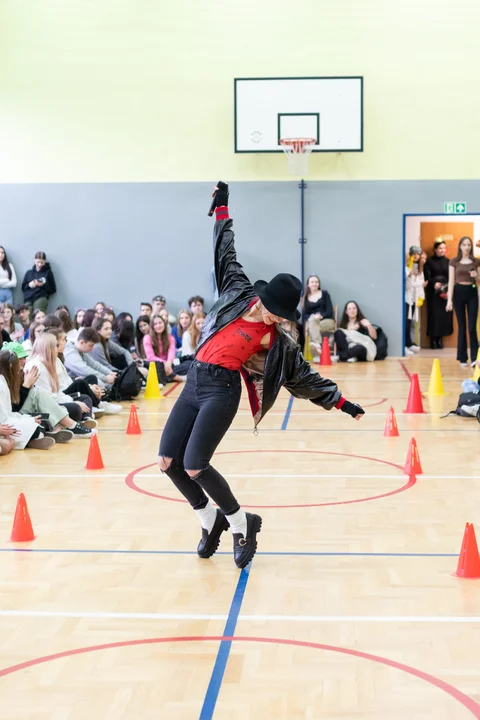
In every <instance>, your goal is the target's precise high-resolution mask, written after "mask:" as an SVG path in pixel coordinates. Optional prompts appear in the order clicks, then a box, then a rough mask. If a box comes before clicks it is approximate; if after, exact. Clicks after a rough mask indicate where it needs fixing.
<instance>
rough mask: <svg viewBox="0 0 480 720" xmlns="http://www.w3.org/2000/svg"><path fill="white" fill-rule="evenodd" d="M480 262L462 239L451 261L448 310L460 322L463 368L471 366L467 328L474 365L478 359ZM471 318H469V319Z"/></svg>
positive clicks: (459, 349) (459, 355) (466, 239)
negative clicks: (479, 271)
mask: <svg viewBox="0 0 480 720" xmlns="http://www.w3.org/2000/svg"><path fill="white" fill-rule="evenodd" d="M479 265H480V259H478V258H475V257H474V256H473V243H472V241H471V239H470V238H469V237H466V236H465V237H462V238H461V239H460V242H459V243H458V251H457V257H455V258H453V259H452V260H450V265H449V268H448V302H447V311H448V312H451V311H452V309H455V315H456V316H457V322H458V341H457V360H458V361H459V362H460V365H461V367H468V352H467V326H468V334H469V336H470V362H471V364H472V365H473V364H474V363H475V362H476V359H477V353H478V337H477V316H478V285H477V282H478V271H477V268H478V266H479ZM467 318H468V319H467Z"/></svg>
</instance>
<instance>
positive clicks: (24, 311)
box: [16, 303, 30, 340]
mask: <svg viewBox="0 0 480 720" xmlns="http://www.w3.org/2000/svg"><path fill="white" fill-rule="evenodd" d="M16 312H17V316H18V318H19V320H20V324H21V325H22V327H23V337H24V340H27V338H28V329H29V327H30V305H25V303H23V304H22V305H19V306H18V307H17V310H16Z"/></svg>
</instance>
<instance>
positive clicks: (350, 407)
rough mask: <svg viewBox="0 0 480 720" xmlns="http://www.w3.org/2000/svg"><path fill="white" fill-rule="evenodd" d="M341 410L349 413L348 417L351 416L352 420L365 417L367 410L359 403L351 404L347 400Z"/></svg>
mask: <svg viewBox="0 0 480 720" xmlns="http://www.w3.org/2000/svg"><path fill="white" fill-rule="evenodd" d="M340 410H341V411H342V412H344V413H347V415H351V417H352V418H356V417H357V415H365V410H364V409H363V408H362V407H360V405H358V404H357V403H352V402H350V400H345V402H344V403H343V405H342V407H341V408H340Z"/></svg>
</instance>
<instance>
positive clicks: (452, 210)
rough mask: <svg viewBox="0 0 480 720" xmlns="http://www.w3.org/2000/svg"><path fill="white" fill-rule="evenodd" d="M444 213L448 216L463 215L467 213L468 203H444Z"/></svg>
mask: <svg viewBox="0 0 480 720" xmlns="http://www.w3.org/2000/svg"><path fill="white" fill-rule="evenodd" d="M443 212H444V213H445V214H447V215H462V214H465V213H466V212H467V203H464V202H446V203H443Z"/></svg>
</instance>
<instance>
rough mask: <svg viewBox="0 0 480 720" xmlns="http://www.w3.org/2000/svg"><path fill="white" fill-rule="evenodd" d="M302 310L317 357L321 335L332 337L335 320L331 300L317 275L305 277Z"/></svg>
mask: <svg viewBox="0 0 480 720" xmlns="http://www.w3.org/2000/svg"><path fill="white" fill-rule="evenodd" d="M302 310H303V318H304V322H305V324H307V323H308V334H309V335H310V347H311V348H312V350H313V355H314V356H315V358H316V359H319V356H320V354H321V352H322V337H323V335H326V336H327V337H329V338H330V337H332V335H333V333H334V332H335V320H334V319H333V305H332V300H331V298H330V295H329V293H328V292H327V291H326V290H322V288H321V285H320V278H319V277H318V275H310V277H309V278H308V279H307V285H306V287H305V293H304V295H303V303H302Z"/></svg>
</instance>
